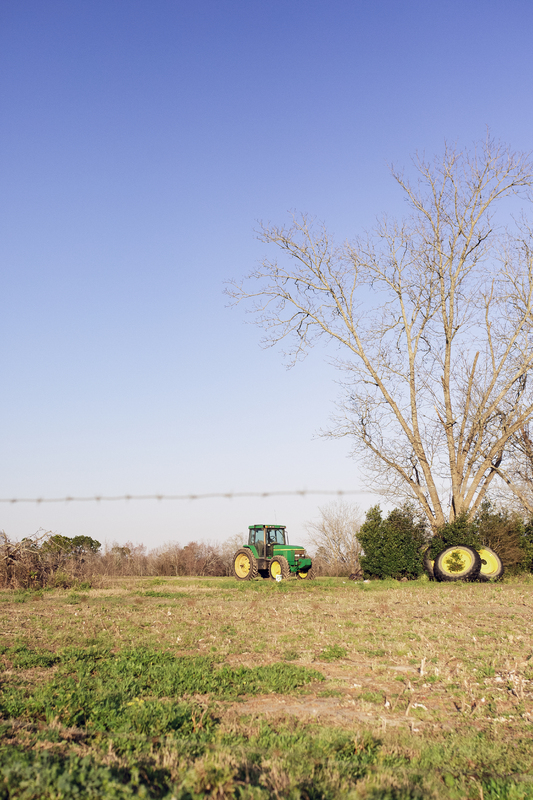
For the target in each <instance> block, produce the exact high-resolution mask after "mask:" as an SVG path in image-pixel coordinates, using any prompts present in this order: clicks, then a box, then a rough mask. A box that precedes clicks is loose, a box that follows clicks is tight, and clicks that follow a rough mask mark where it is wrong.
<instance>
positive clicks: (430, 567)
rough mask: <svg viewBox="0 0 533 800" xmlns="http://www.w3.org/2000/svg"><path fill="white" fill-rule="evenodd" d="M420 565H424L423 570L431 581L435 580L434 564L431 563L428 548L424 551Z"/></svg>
mask: <svg viewBox="0 0 533 800" xmlns="http://www.w3.org/2000/svg"><path fill="white" fill-rule="evenodd" d="M422 563H423V565H424V570H425V572H426V574H427V575H428V577H429V578H430V579H431V580H432V581H433V580H435V573H434V566H435V562H434V561H432V560H431V559H430V557H429V547H427V548H426V550H425V551H424V557H423V559H422Z"/></svg>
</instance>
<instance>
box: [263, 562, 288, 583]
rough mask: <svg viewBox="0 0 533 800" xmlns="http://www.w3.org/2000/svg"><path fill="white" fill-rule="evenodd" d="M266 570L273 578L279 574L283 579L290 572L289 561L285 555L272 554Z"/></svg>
mask: <svg viewBox="0 0 533 800" xmlns="http://www.w3.org/2000/svg"><path fill="white" fill-rule="evenodd" d="M268 571H269V572H270V577H271V578H272V579H273V580H276V578H277V577H278V575H281V577H282V578H283V579H285V578H288V577H289V575H290V574H291V571H290V569H289V562H288V561H287V559H286V558H285V556H274V558H273V559H272V561H271V562H270V564H269V567H268Z"/></svg>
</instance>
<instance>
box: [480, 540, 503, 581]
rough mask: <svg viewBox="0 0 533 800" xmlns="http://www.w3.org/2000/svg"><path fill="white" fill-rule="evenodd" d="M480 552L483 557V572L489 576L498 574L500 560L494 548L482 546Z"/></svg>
mask: <svg viewBox="0 0 533 800" xmlns="http://www.w3.org/2000/svg"><path fill="white" fill-rule="evenodd" d="M478 553H479V556H480V558H481V574H482V575H486V576H488V577H489V578H490V576H491V575H496V574H497V573H498V571H499V569H500V561H499V559H498V558H497V557H496V555H495V554H494V553H493V552H492V550H486V549H485V548H484V547H481V548H480V549H479V550H478Z"/></svg>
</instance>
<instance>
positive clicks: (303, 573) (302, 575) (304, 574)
mask: <svg viewBox="0 0 533 800" xmlns="http://www.w3.org/2000/svg"><path fill="white" fill-rule="evenodd" d="M298 577H299V578H307V572H299V573H298Z"/></svg>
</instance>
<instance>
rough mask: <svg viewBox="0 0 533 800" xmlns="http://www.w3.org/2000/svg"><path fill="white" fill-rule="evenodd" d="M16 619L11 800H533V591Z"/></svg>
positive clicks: (69, 608)
mask: <svg viewBox="0 0 533 800" xmlns="http://www.w3.org/2000/svg"><path fill="white" fill-rule="evenodd" d="M0 600H1V601H2V602H1V603H0V631H1V641H2V644H3V647H2V659H3V667H4V671H3V675H2V679H1V680H2V683H1V689H0V711H1V714H2V721H1V722H0V725H1V726H2V735H3V745H2V751H1V752H2V760H1V768H2V775H3V783H0V798H2V797H6V798H7V797H10V798H11V797H20V798H32V797H36V798H37V797H50V798H52V797H54V798H55V797H58V798H59V797H68V796H69V791H70V792H71V794H75V790H76V791H78V792H79V791H81V794H79V795H78V796H79V797H93V796H94V797H98V796H102V793H103V792H104V796H109V797H137V796H138V797H168V798H170V797H175V798H184V799H185V798H194V797H207V796H211V797H220V798H222V797H238V798H248V797H250V798H255V797H257V798H260V797H261V798H262V797H265V798H266V797H281V796H284V797H289V798H291V797H294V798H313V799H314V798H326V797H341V796H342V797H349V796H352V797H354V798H356V797H357V798H359V797H360V798H387V797H390V798H418V797H435V798H440V797H450V798H453V797H476V798H479V797H481V798H483V800H485V799H486V798H493V797H494V798H500V797H501V798H509V800H520V798H529V797H533V782H532V781H530V776H533V754H532V752H531V750H532V748H531V747H530V741H531V734H532V733H533V731H532V723H533V708H532V702H531V701H532V699H533V637H532V621H531V620H532V609H533V581H531V579H528V578H525V579H521V580H518V579H517V580H515V581H512V582H507V583H501V584H462V583H458V584H434V583H429V582H424V581H420V582H410V583H396V582H394V581H391V582H374V583H371V584H353V583H350V582H348V581H345V580H343V579H327V578H324V579H320V580H318V581H315V582H313V583H309V584H307V583H302V582H300V581H295V580H294V581H293V580H289V581H284V582H282V583H281V584H276V583H273V582H267V581H265V582H261V581H256V582H253V583H250V584H248V583H242V584H237V583H235V582H234V581H233V580H231V579H223V578H215V579H187V578H182V579H142V580H141V579H138V578H130V579H121V580H116V581H113V582H110V584H109V585H108V586H107V587H101V588H99V589H85V590H79V591H77V592H72V591H60V590H56V591H51V592H49V591H42V592H18V593H17V592H7V591H5V592H2V593H0ZM69 781H70V783H69ZM62 786H63V788H61V787H62ZM69 786H70V789H69V788H68V787H69ZM58 787H59V788H58ZM65 787H66V788H65ZM73 787H74V788H73ZM80 787H83V788H82V789H80ZM2 792H3V794H2ZM54 792H55V793H54ZM61 792H63V794H61ZM91 792H92V793H91Z"/></svg>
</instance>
